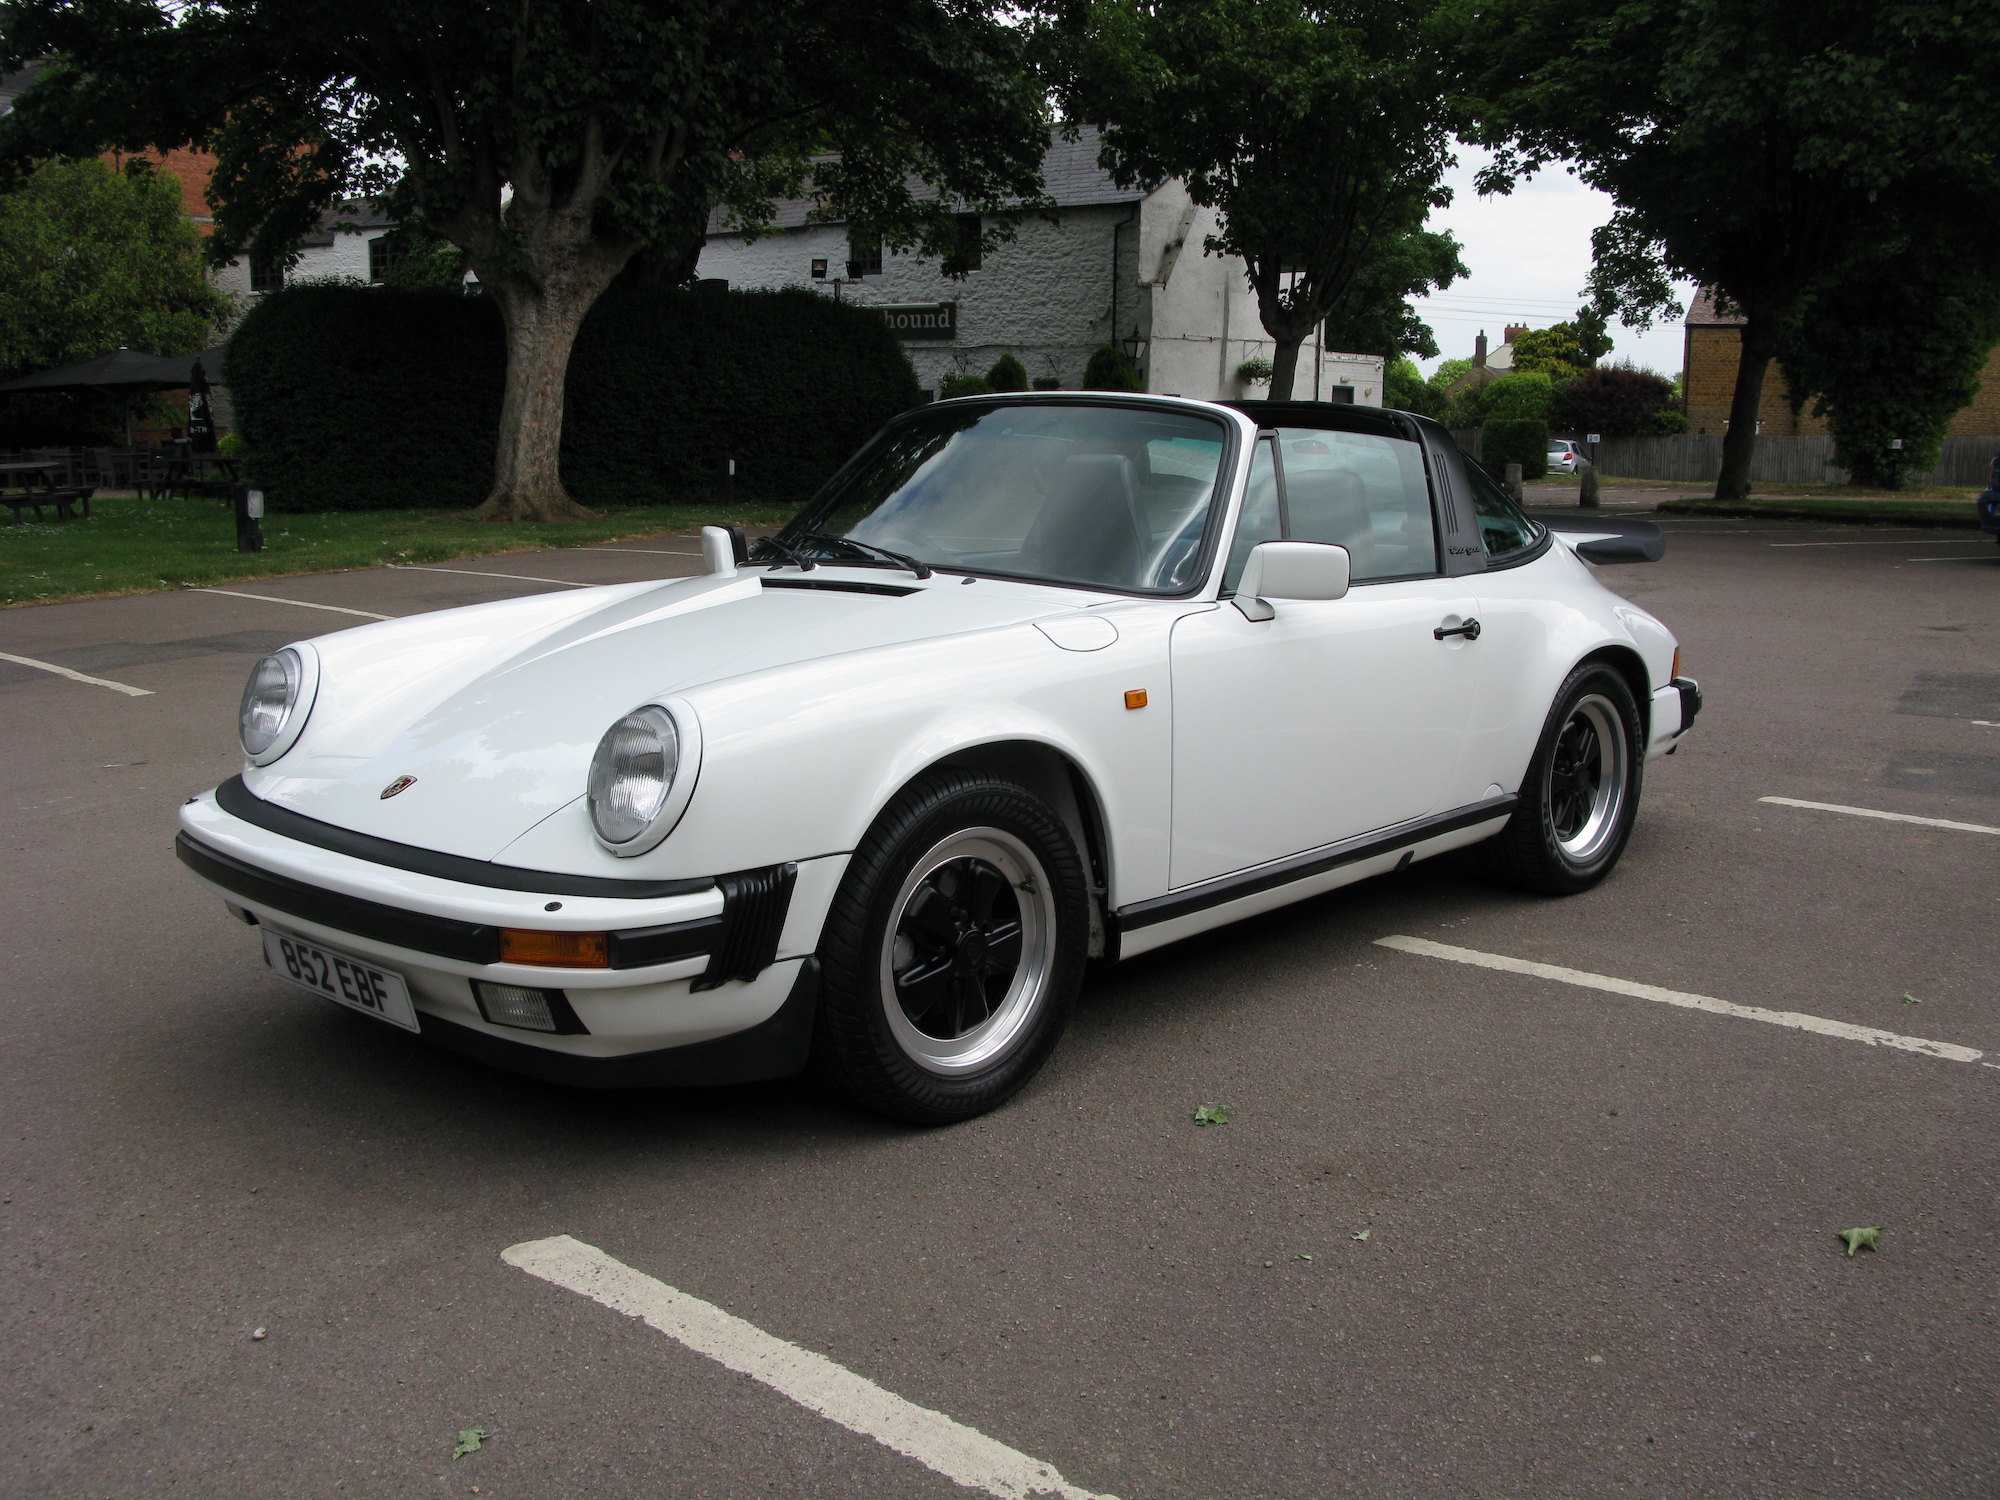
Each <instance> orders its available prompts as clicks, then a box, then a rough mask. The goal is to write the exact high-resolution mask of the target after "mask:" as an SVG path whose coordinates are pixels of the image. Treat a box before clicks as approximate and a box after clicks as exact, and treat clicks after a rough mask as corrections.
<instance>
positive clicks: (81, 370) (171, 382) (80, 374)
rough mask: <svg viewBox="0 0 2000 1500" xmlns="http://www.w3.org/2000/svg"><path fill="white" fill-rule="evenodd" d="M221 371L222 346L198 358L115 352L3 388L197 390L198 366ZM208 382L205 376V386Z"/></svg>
mask: <svg viewBox="0 0 2000 1500" xmlns="http://www.w3.org/2000/svg"><path fill="white" fill-rule="evenodd" d="M204 363H205V364H206V365H207V366H208V367H209V368H212V369H220V368H221V367H222V345H220V344H217V345H215V346H213V347H212V348H208V349H203V350H202V351H200V352H199V353H197V354H169V355H166V356H164V357H163V356H161V355H158V354H143V353H141V352H140V351H139V350H137V349H113V350H112V351H111V352H110V353H109V354H99V355H97V356H95V357H94V358H92V359H80V360H77V361H76V362H75V363H73V364H67V365H57V366H56V367H55V368H54V369H53V370H42V371H40V372H38V373H37V374H34V375H23V376H21V377H20V379H18V380H9V381H7V382H6V383H5V384H0V392H7V391H179V390H192V389H193V388H194V372H195V368H196V367H197V366H199V365H202V364H204ZM206 385H207V379H206V376H204V379H203V386H204V388H206Z"/></svg>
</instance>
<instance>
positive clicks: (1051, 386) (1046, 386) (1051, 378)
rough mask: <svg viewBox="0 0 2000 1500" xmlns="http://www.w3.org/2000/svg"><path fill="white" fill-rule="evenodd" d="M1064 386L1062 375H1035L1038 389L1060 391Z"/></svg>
mask: <svg viewBox="0 0 2000 1500" xmlns="http://www.w3.org/2000/svg"><path fill="white" fill-rule="evenodd" d="M1062 388H1063V383H1062V379H1061V377H1060V376H1056V375H1037V376H1036V377H1035V389H1036V390H1038V391H1059V390H1061V389H1062Z"/></svg>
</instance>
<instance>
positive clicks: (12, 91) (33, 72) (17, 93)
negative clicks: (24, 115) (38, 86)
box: [0, 63, 42, 115]
mask: <svg viewBox="0 0 2000 1500" xmlns="http://www.w3.org/2000/svg"><path fill="white" fill-rule="evenodd" d="M41 72H42V65H41V64H40V63H29V64H28V66H27V67H25V68H23V69H21V71H20V72H18V73H7V74H4V75H0V115H4V114H6V113H7V111H8V110H10V109H12V108H13V107H14V101H15V100H16V99H18V98H20V97H21V95H23V94H25V93H26V92H27V91H28V85H29V84H31V83H33V82H34V81H35V80H36V79H37V78H39V77H40V76H41Z"/></svg>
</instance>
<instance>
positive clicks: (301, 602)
mask: <svg viewBox="0 0 2000 1500" xmlns="http://www.w3.org/2000/svg"><path fill="white" fill-rule="evenodd" d="M190 592H192V593H196V594H227V595H228V596H229V597H230V598H232V599H256V600H258V601H259V602H261V603H264V604H296V605H297V606H298V607H299V608H300V609H324V610H330V611H331V612H333V613H334V614H337V615H359V616H361V618H362V619H364V620H393V619H395V618H396V617H395V616H394V615H378V614H376V613H375V612H374V611H373V610H368V609H349V608H348V607H347V606H346V605H344V604H314V603H313V602H312V601H311V600H310V599H280V598H279V597H278V596H277V595H276V594H243V593H238V592H237V591H236V590H235V589H209V588H201V587H199V586H197V587H195V588H194V589H192V590H190Z"/></svg>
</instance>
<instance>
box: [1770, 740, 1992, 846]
mask: <svg viewBox="0 0 2000 1500" xmlns="http://www.w3.org/2000/svg"><path fill="white" fill-rule="evenodd" d="M1972 722H1973V723H1975V724H1984V723H1985V722H1986V721H1985V720H1984V719H1974V720H1973V721H1972ZM1757 800H1758V801H1759V802H1773V803H1776V804H1777V805H1778V806H1779V807H1809V808H1811V809H1812V810H1813V811H1814V812H1837V813H1846V814H1847V815H1848V816H1849V817H1851V818H1881V819H1882V820H1883V821H1884V822H1888V823H1921V824H1923V825H1924V827H1926V828H1955V829H1957V830H1958V831H1959V832H1960V833H2000V828H1988V827H1987V826H1986V825H1985V824H1984V823H1954V822H1952V820H1951V819H1949V818H1916V817H1912V816H1911V815H1910V814H1908V813H1892V812H1883V811H1881V810H1880V809H1879V808H1873V807H1845V806H1843V805H1841V804H1840V803H1838V802H1801V801H1799V800H1798V799H1797V798H1795V797H1759V798H1758V799H1757Z"/></svg>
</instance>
